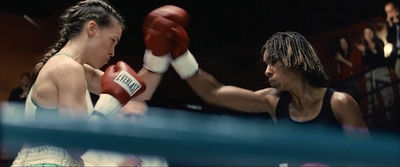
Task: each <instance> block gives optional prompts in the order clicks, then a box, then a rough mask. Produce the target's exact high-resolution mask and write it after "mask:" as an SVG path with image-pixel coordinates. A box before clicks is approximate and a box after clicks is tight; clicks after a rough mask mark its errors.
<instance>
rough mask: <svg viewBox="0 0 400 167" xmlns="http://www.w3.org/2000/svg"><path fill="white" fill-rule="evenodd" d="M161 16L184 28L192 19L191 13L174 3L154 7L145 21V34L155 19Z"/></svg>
mask: <svg viewBox="0 0 400 167" xmlns="http://www.w3.org/2000/svg"><path fill="white" fill-rule="evenodd" d="M160 17H161V18H167V19H168V20H171V21H173V22H174V23H175V24H177V25H180V26H181V27H182V28H184V29H186V27H187V25H188V24H189V20H190V17H189V14H188V13H187V12H186V11H185V10H184V9H182V8H180V7H177V6H174V5H164V6H161V7H159V8H157V9H154V10H153V11H151V12H150V13H149V14H148V15H147V16H146V17H145V19H144V21H143V34H147V33H146V31H147V29H148V27H151V24H152V22H153V20H154V19H156V18H160Z"/></svg>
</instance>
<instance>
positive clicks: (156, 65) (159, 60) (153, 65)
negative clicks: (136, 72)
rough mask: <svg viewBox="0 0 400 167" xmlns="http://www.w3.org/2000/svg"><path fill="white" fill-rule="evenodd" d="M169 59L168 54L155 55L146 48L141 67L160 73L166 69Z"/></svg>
mask: <svg viewBox="0 0 400 167" xmlns="http://www.w3.org/2000/svg"><path fill="white" fill-rule="evenodd" d="M170 59H171V58H170V56H169V54H166V55H163V56H155V55H153V53H152V52H151V50H149V49H146V51H145V52H144V58H143V63H144V64H143V67H144V68H147V69H148V70H149V71H152V72H155V73H160V74H162V73H165V71H167V70H168V67H169V61H170Z"/></svg>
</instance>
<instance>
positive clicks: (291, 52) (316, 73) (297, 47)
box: [262, 31, 330, 87]
mask: <svg viewBox="0 0 400 167" xmlns="http://www.w3.org/2000/svg"><path fill="white" fill-rule="evenodd" d="M262 52H263V56H264V57H265V58H266V60H267V61H270V62H274V61H276V60H274V57H278V61H280V62H282V63H283V65H284V66H285V67H286V68H293V69H300V70H301V71H302V72H303V74H304V75H305V77H306V78H307V80H308V82H309V83H310V84H311V85H314V86H318V87H324V86H326V81H327V80H328V79H330V76H329V73H328V72H327V70H326V69H325V67H324V66H323V65H322V63H321V61H320V60H319V58H318V56H317V54H316V51H315V50H314V48H313V47H312V46H311V44H310V43H309V42H308V41H307V40H306V39H305V38H304V37H303V36H302V35H301V34H299V33H297V32H291V31H287V32H277V33H275V34H274V35H272V37H271V38H270V39H268V41H267V42H266V43H265V45H264V46H263V48H262Z"/></svg>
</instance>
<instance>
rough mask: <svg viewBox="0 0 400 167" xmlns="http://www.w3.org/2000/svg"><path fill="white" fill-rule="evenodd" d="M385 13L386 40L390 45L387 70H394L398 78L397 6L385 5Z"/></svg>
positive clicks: (398, 30)
mask: <svg viewBox="0 0 400 167" xmlns="http://www.w3.org/2000/svg"><path fill="white" fill-rule="evenodd" d="M385 12H386V22H387V25H386V28H387V36H386V40H387V42H388V43H390V44H391V45H392V51H391V52H390V56H389V64H388V65H389V68H391V69H394V70H395V72H396V74H397V77H398V78H400V24H399V19H400V14H399V8H398V4H395V3H394V2H387V3H386V4H385Z"/></svg>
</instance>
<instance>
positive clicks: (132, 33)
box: [1, 0, 386, 50]
mask: <svg viewBox="0 0 400 167" xmlns="http://www.w3.org/2000/svg"><path fill="white" fill-rule="evenodd" d="M76 2H77V0H3V1H1V12H4V13H11V14H21V15H22V14H27V15H28V16H30V17H39V18H50V17H52V16H54V15H58V16H59V15H60V14H61V12H62V11H63V10H64V9H65V8H67V7H69V6H71V5H74V4H75V3H76ZM109 2H110V4H111V5H113V6H114V7H115V8H116V9H117V10H118V11H120V12H121V13H122V14H123V15H124V17H125V19H126V21H127V24H128V28H129V29H128V30H127V31H125V33H124V35H123V38H124V41H125V42H126V43H132V42H133V45H130V46H129V47H135V48H136V47H141V45H140V44H141V43H142V37H141V33H138V31H139V30H140V28H141V23H142V21H143V18H144V17H145V16H146V14H147V13H148V12H150V11H151V10H153V9H155V8H157V7H160V6H162V5H166V4H172V5H176V6H179V7H182V8H184V9H185V10H187V11H188V12H189V14H190V16H191V21H190V24H189V27H188V33H189V35H190V38H191V44H192V46H191V47H193V48H194V49H197V48H201V49H202V50H204V49H217V48H221V47H228V48H230V47H236V46H241V47H242V46H254V45H262V43H263V42H265V41H266V40H267V39H268V37H269V36H271V35H272V34H273V33H274V32H277V31H286V30H292V31H297V32H299V33H301V34H303V35H305V36H310V35H316V34H320V33H324V32H328V31H331V30H335V29H338V28H342V27H345V26H348V25H351V24H354V23H356V22H360V21H368V20H370V19H371V18H373V17H377V16H378V17H385V13H384V3H385V2H386V0H373V1H370V0H351V1H346V0H324V1H314V0H313V1H311V0H301V1H300V0H276V1H271V0H236V1H232V0H197V1H196V0H109Z"/></svg>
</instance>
